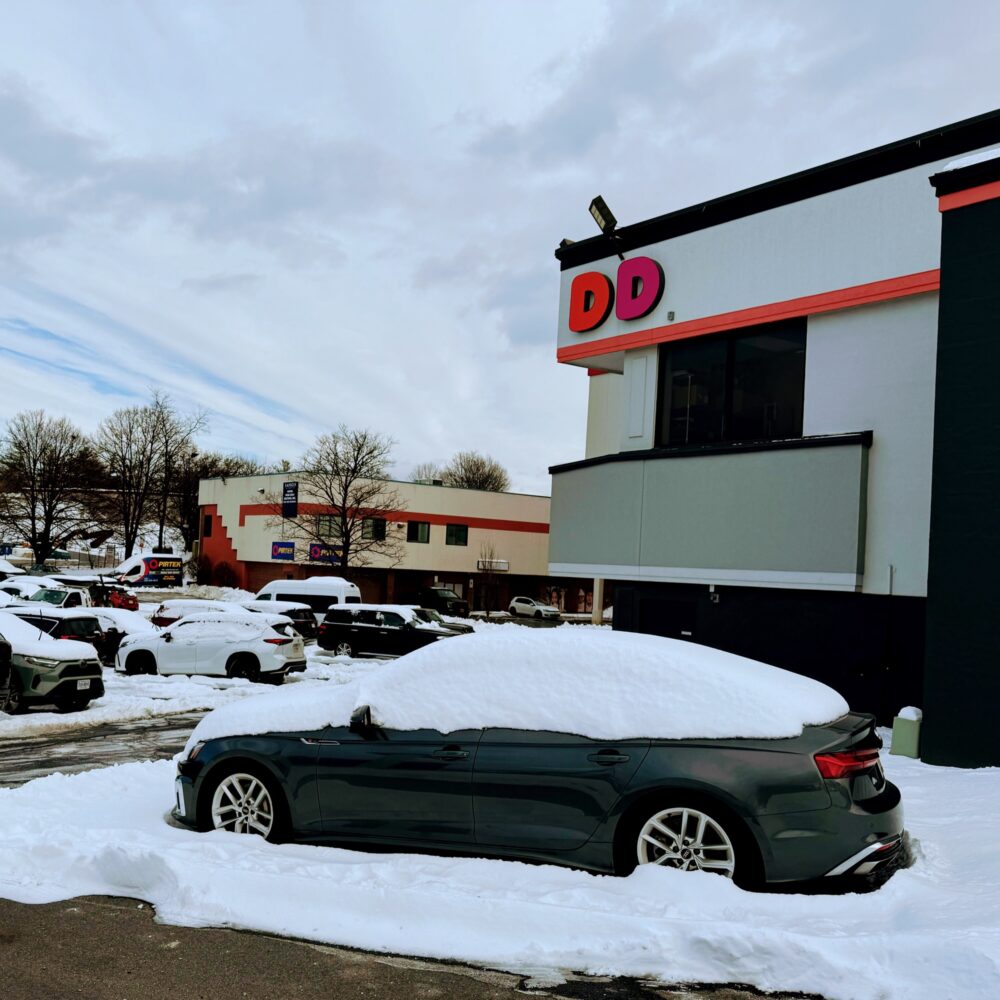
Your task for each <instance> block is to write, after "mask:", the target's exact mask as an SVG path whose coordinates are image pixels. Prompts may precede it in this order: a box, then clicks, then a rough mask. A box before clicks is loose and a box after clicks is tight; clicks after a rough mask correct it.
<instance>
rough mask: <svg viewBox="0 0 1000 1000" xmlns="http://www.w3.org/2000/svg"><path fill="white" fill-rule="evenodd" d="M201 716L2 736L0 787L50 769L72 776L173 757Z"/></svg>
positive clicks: (38, 776)
mask: <svg viewBox="0 0 1000 1000" xmlns="http://www.w3.org/2000/svg"><path fill="white" fill-rule="evenodd" d="M204 714H205V713H204V712H185V713H183V714H178V715H164V716H158V717H156V718H152V719H138V720H133V721H131V722H113V723H107V724H105V725H103V726H93V727H89V728H86V729H69V730H63V731H61V732H54V733H49V734H42V735H39V736H24V737H22V738H20V739H8V740H5V741H4V743H3V751H2V752H0V786H7V787H13V786H16V785H23V784H24V783H25V782H26V781H31V780H32V779H33V778H41V777H44V776H45V775H46V774H52V773H53V772H55V771H62V772H63V773H64V774H73V773H76V772H77V771H89V770H90V769H91V768H94V767H106V766H107V765H109V764H124V763H126V762H128V761H132V760H159V759H162V758H164V757H172V756H173V755H174V754H175V753H178V752H179V751H180V750H182V749H183V747H184V744H185V743H186V742H187V738H188V736H189V735H190V733H191V730H192V729H194V727H195V725H196V724H197V722H198V720H199V719H200V718H201V717H202V716H203V715H204Z"/></svg>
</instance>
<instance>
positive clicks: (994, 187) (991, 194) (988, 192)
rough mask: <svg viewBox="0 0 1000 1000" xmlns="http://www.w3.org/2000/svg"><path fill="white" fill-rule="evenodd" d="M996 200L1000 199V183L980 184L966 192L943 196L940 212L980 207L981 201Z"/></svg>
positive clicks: (940, 202) (939, 199)
mask: <svg viewBox="0 0 1000 1000" xmlns="http://www.w3.org/2000/svg"><path fill="white" fill-rule="evenodd" d="M994 198H1000V181H991V182H990V183H989V184H978V185H977V186H976V187H971V188H966V189H965V190H964V191H955V192H953V193H952V194H943V195H941V197H940V198H938V211H939V212H950V211H951V210H952V209H953V208H965V206H966V205H978V204H979V202H981V201H993V199H994Z"/></svg>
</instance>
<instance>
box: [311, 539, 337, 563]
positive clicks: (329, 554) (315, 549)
mask: <svg viewBox="0 0 1000 1000" xmlns="http://www.w3.org/2000/svg"><path fill="white" fill-rule="evenodd" d="M343 558H344V547H343V546H342V545H320V544H319V542H313V543H312V544H311V545H310V546H309V561H310V562H327V563H339V562H341V561H342V560H343Z"/></svg>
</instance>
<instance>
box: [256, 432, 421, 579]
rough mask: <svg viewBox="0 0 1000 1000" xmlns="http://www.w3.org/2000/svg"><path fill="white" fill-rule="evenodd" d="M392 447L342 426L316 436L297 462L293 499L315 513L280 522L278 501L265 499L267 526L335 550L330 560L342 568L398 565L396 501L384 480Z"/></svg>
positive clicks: (398, 503) (369, 434)
mask: <svg viewBox="0 0 1000 1000" xmlns="http://www.w3.org/2000/svg"><path fill="white" fill-rule="evenodd" d="M394 443H395V442H394V441H393V440H392V439H391V438H389V437H385V436H383V435H381V434H377V433H375V432H373V431H369V430H364V429H361V430H356V429H352V428H349V427H347V426H346V425H345V424H341V425H340V427H339V429H338V430H336V431H335V432H333V433H331V434H321V435H320V436H319V437H318V438H317V439H316V442H315V444H314V445H313V446H312V447H311V448H310V449H309V450H308V451H307V452H306V454H305V456H304V458H303V460H302V478H303V482H302V491H301V493H300V498H299V499H300V504H301V503H304V502H308V503H311V504H314V505H315V506H316V507H317V508H318V513H307V514H301V515H300V516H299V517H298V518H296V519H295V520H294V521H286V520H284V519H282V518H281V517H280V515H279V513H278V511H280V507H281V497H280V496H275V495H271V496H269V497H268V501H269V502H270V503H271V504H272V505H273V506H274V508H275V514H274V515H273V516H272V518H271V520H270V524H271V526H272V527H273V526H276V525H282V526H283V529H284V530H285V532H286V534H291V535H295V536H297V537H299V538H301V539H303V540H304V541H306V542H307V543H318V544H320V545H323V546H329V547H331V548H334V549H339V550H340V553H341V554H340V558H339V559H338V560H336V562H337V563H338V565H340V566H343V567H344V568H347V567H350V566H367V565H369V564H370V563H371V562H372V561H373V560H374V559H375V558H379V559H382V560H386V561H387V562H388V563H389V564H390V565H395V564H396V563H398V562H399V561H400V559H401V558H402V555H403V542H402V539H401V538H400V537H399V535H398V534H397V533H396V531H395V530H394V527H393V525H392V524H391V523H390V522H391V521H392V519H393V517H394V516H395V515H396V513H397V512H398V511H399V509H400V507H401V500H400V497H399V494H398V493H397V491H396V490H395V488H394V487H393V486H392V484H391V482H389V480H388V472H389V466H390V464H391V455H392V448H393V445H394ZM302 494H305V495H304V496H303V495H302Z"/></svg>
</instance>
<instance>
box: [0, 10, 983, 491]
mask: <svg viewBox="0 0 1000 1000" xmlns="http://www.w3.org/2000/svg"><path fill="white" fill-rule="evenodd" d="M961 10H962V16H961V17H949V16H943V13H942V12H943V8H942V7H941V5H940V4H931V3H921V2H915V0H911V2H905V3H904V2H885V0H882V2H879V3H866V4H861V3H849V2H842V3H824V4H817V3H804V2H780V0H755V2H754V3H753V4H748V3H725V2H721V0H713V2H711V3H693V2H678V3H670V2H661V3H645V2H632V0H615V2H609V3H605V2H588V0H571V2H562V0H531V2H516V0H503V2H499V0H497V2H490V3H487V2H485V0H461V2H451V0H434V2H430V0H427V2H423V3H418V2H414V0H394V2H385V0H364V2H359V3H354V2H346V0H340V2H334V0H327V2H319V0H302V2H298V3H294V2H291V0H282V2H280V3H279V2H277V0H275V2H271V3H253V2H244V3H227V2H221V0H220V2H215V3H204V2H178V0H170V2H166V0H164V2H155V0H148V2H136V3H125V2H114V3H111V2H107V3H100V2H92V3H87V4H80V3H76V2H68V3H57V2H54V0H32V2H30V3H18V2H14V0H5V2H4V3H3V4H2V6H0V35H2V37H3V45H2V46H0V422H2V421H3V420H5V419H6V418H8V417H9V416H11V415H12V414H13V413H15V412H17V411H18V410H20V409H23V408H26V407H43V408H45V409H46V410H48V411H50V412H53V413H59V414H65V415H67V416H69V417H71V418H72V419H73V420H75V421H76V422H77V423H78V424H80V425H81V426H82V427H84V428H85V429H86V430H88V431H91V430H93V429H94V428H95V427H96V425H97V423H98V422H99V421H100V419H101V417H102V416H103V415H105V414H107V413H108V412H110V411H111V410H113V409H115V408H116V407H119V406H125V405H131V404H134V403H136V402H141V401H142V400H143V399H144V398H146V396H147V395H148V390H149V387H151V386H153V387H158V388H162V389H164V390H166V391H167V392H168V393H169V394H170V395H171V396H172V398H173V399H174V401H175V402H176V403H177V404H178V406H179V407H180V408H182V409H194V408H204V409H205V410H207V411H208V412H209V415H210V431H209V432H208V433H207V434H206V435H205V436H204V438H203V445H204V446H206V447H214V448H218V449H220V450H224V451H234V452H240V453H243V454H250V455H254V456H256V457H259V458H264V459H269V460H275V459H279V458H288V459H290V460H292V461H293V462H294V461H295V460H296V459H297V458H298V456H300V455H301V453H302V451H303V450H304V448H305V447H306V446H307V445H308V444H309V443H310V441H311V440H312V439H313V437H314V436H315V435H316V434H317V433H319V432H321V431H324V430H328V429H330V428H332V427H335V426H336V425H338V424H339V423H341V422H345V423H347V424H349V425H353V426H367V427H371V428H374V429H377V430H380V431H382V432H384V433H386V434H389V435H391V436H392V437H394V438H395V439H396V442H397V445H396V449H395V455H396V459H397V462H396V467H395V472H396V474H397V475H398V476H400V477H401V478H405V477H406V476H407V475H408V474H409V472H410V470H411V469H412V467H413V466H414V465H415V464H416V463H417V462H421V461H425V460H440V461H443V460H446V459H447V458H448V457H449V456H450V455H451V454H452V453H454V452H455V451H457V450H459V449H467V448H475V449H479V450H482V451H486V452H488V453H490V454H492V455H494V456H495V457H497V458H499V459H500V460H501V461H502V462H503V463H504V464H505V465H507V467H508V468H509V469H510V471H511V474H512V477H513V480H514V485H515V488H517V489H521V490H526V491H532V492H548V483H549V480H548V476H547V473H546V469H547V467H548V465H550V464H552V463H555V462H560V461H569V460H572V459H575V458H579V457H581V456H582V453H583V437H584V426H585V411H586V390H587V386H586V383H587V376H586V373H585V371H584V370H582V369H579V368H572V367H564V366H559V365H557V364H556V363H555V319H556V307H557V295H558V266H557V262H556V261H555V259H554V258H553V256H552V251H553V248H554V247H555V246H556V244H557V243H558V241H559V239H560V238H561V237H563V236H569V237H574V238H582V237H585V236H588V235H591V233H592V230H593V224H592V222H591V220H590V217H589V215H588V214H587V205H588V203H589V201H590V199H591V198H592V197H593V195H595V194H597V193H598V192H600V193H602V194H603V195H604V196H605V198H606V199H607V201H608V203H609V204H610V205H611V207H612V208H613V210H614V212H615V214H616V215H617V216H618V219H619V220H620V221H621V222H622V223H629V222H634V221H638V220H640V219H644V218H648V217H649V216H652V215H658V214H661V213H663V212H666V211H670V210H673V209H676V208H681V207H684V206H685V205H688V204H691V203H692V202H696V201H699V200H702V199H705V198H709V197H713V196H716V195H720V194H724V193H726V192H729V191H732V190H735V189H737V188H740V187H745V186H748V185H751V184H755V183H758V182H760V181H764V180H768V179H770V178H773V177H777V176H780V175H782V174H786V173H789V172H792V171H794V170H799V169H802V168H804V167H808V166H811V165H814V164H817V163H822V162H824V161H826V160H830V159H833V158H835V157H838V156H842V155H846V154H849V153H852V152H857V151H859V150H862V149H865V148H868V147H871V146H874V145H878V144H880V143H883V142H888V141H891V140H893V139H897V138H901V137H903V136H905V135H908V134H911V133H914V132H918V131H922V130H924V129H929V128H932V127H934V126H936V125H942V124H946V123H949V122H952V121H956V120H958V119H961V118H965V117H968V116H970V115H974V114H978V113H980V112H983V111H987V110H990V109H991V108H994V107H997V106H1000V59H998V58H997V53H996V39H997V37H998V31H1000V5H998V4H995V3H987V2H982V3H971V2H970V3H965V4H962V5H961Z"/></svg>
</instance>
